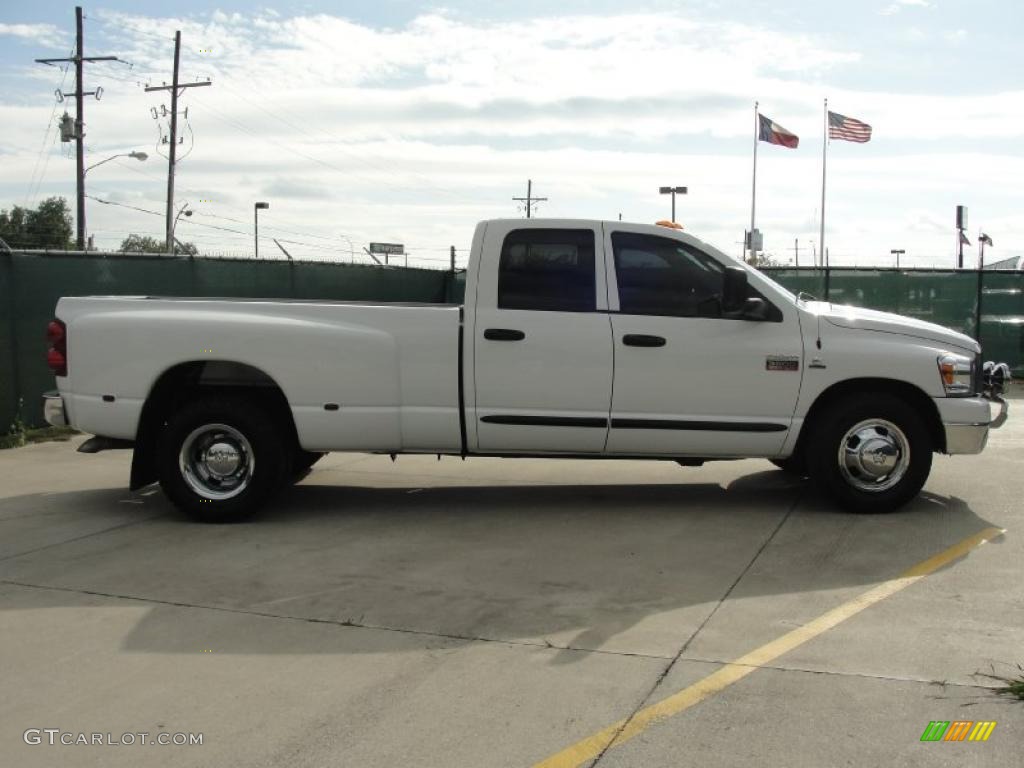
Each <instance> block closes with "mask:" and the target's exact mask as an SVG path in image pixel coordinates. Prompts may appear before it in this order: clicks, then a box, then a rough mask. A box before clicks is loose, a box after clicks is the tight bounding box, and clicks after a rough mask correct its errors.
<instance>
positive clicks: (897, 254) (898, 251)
mask: <svg viewBox="0 0 1024 768" xmlns="http://www.w3.org/2000/svg"><path fill="white" fill-rule="evenodd" d="M889 253H891V254H892V255H893V256H895V257H896V269H899V268H900V256H902V255H903V254H904V253H906V250H904V249H903V248H893V249H892V250H891V251H889Z"/></svg>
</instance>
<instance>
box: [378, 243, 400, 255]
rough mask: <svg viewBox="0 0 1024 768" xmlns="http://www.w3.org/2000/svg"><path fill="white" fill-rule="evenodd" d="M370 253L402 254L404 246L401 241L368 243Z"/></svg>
mask: <svg viewBox="0 0 1024 768" xmlns="http://www.w3.org/2000/svg"><path fill="white" fill-rule="evenodd" d="M370 253H384V254H387V255H388V256H402V255H403V254H405V246H404V245H403V244H402V243H370Z"/></svg>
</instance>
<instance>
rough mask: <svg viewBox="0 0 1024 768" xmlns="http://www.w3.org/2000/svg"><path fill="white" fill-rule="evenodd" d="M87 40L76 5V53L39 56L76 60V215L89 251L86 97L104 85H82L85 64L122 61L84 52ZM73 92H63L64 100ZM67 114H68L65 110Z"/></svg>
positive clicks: (79, 237)
mask: <svg viewBox="0 0 1024 768" xmlns="http://www.w3.org/2000/svg"><path fill="white" fill-rule="evenodd" d="M84 50H85V43H84V40H83V35H82V6H80V5H77V6H75V55H74V56H73V57H71V58H69V59H36V62H37V63H39V64H56V63H57V62H70V61H73V62H74V63H75V169H76V174H77V175H76V185H75V187H76V189H75V192H76V196H77V208H76V212H75V218H76V219H77V222H76V224H77V228H78V232H77V238H76V246H75V247H76V248H78V250H80V251H84V250H85V147H84V140H85V131H84V130H83V128H84V127H85V104H84V97H85V96H95V97H96V99H97V100H98V99H99V98H100V95H101V94H102V93H103V89H102V88H97V89H96V90H95V91H88V92H86V91H85V88H84V86H83V84H82V70H83V67H82V65H83V64H84V63H85V62H87V61H120V59H118V58H117V56H90V57H88V58H86V56H85V55H84ZM70 95H71V94H65V93H61V94H60V96H61V99H62V100H63V97H64V96H70ZM65 114H67V113H66V112H65Z"/></svg>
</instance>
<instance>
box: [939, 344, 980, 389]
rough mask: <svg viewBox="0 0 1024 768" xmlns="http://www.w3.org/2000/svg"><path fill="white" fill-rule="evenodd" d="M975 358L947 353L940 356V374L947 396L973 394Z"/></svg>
mask: <svg viewBox="0 0 1024 768" xmlns="http://www.w3.org/2000/svg"><path fill="white" fill-rule="evenodd" d="M973 364H974V360H972V359H971V358H969V357H965V356H964V355H954V354H951V353H947V354H945V355H941V356H940V357H939V376H941V377H942V387H943V389H945V390H946V397H967V396H968V395H973V394H974V392H973V389H974V386H973V384H974V377H973V376H972V371H971V368H972V366H973Z"/></svg>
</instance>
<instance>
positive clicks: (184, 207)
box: [167, 203, 192, 256]
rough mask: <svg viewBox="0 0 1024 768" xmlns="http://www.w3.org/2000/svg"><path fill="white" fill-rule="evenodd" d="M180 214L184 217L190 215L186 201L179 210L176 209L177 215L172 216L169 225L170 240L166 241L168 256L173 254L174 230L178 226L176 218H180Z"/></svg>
mask: <svg viewBox="0 0 1024 768" xmlns="http://www.w3.org/2000/svg"><path fill="white" fill-rule="evenodd" d="M182 214H184V215H185V216H186V217H188V216H191V215H192V209H191V208H189V207H188V203H185V204H184V205H182V206H181V210H179V211H178V215H177V216H175V217H174V223H173V224H172V225H171V241H170V242H169V243H167V253H168V255H170V256H173V255H174V230H175V229H177V228H178V219H180V218H181V216H182Z"/></svg>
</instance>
